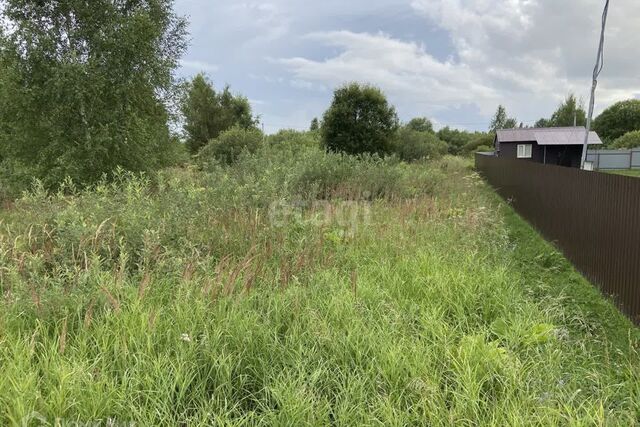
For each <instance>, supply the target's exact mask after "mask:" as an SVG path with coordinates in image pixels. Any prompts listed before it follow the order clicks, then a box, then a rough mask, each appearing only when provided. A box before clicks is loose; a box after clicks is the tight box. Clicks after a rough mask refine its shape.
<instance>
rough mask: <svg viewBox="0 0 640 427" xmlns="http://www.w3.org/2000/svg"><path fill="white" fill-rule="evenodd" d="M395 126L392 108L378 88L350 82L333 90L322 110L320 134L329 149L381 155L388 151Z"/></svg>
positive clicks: (394, 114)
mask: <svg viewBox="0 0 640 427" xmlns="http://www.w3.org/2000/svg"><path fill="white" fill-rule="evenodd" d="M398 127H399V121H398V116H397V114H396V111H395V108H394V107H393V106H391V105H389V103H388V102H387V99H386V97H385V95H384V94H383V93H382V92H381V91H380V89H378V88H375V87H373V86H368V85H360V84H358V83H351V84H349V85H346V86H344V87H341V88H339V89H337V90H336V91H335V93H334V95H333V102H332V104H331V107H330V108H329V109H328V110H327V111H326V112H325V114H324V119H323V125H322V136H323V141H324V145H325V147H326V148H327V149H329V150H331V151H337V152H344V153H347V154H362V153H370V154H373V153H377V154H381V155H384V154H387V153H389V152H390V151H391V145H392V140H393V137H394V134H395V132H396V130H397V129H398Z"/></svg>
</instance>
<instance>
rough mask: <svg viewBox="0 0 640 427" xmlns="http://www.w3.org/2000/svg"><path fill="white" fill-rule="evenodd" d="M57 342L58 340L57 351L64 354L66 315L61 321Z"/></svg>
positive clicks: (65, 346)
mask: <svg viewBox="0 0 640 427" xmlns="http://www.w3.org/2000/svg"><path fill="white" fill-rule="evenodd" d="M58 342H59V347H58V352H59V353H60V354H64V351H65V349H66V348H67V318H66V317H65V318H64V320H63V321H62V331H61V332H60V339H59V341H58Z"/></svg>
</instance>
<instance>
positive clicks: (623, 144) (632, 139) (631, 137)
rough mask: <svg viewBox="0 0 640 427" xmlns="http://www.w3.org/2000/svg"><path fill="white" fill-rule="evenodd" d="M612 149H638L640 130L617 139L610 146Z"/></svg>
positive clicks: (639, 145)
mask: <svg viewBox="0 0 640 427" xmlns="http://www.w3.org/2000/svg"><path fill="white" fill-rule="evenodd" d="M611 146H612V147H613V148H619V149H629V148H638V147H640V130H633V131H631V132H627V133H625V134H624V135H622V136H621V137H620V138H617V139H616V140H615V141H613V144H611Z"/></svg>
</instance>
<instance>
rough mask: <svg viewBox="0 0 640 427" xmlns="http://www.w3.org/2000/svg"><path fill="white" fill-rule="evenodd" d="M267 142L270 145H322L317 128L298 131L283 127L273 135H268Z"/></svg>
mask: <svg viewBox="0 0 640 427" xmlns="http://www.w3.org/2000/svg"><path fill="white" fill-rule="evenodd" d="M267 143H268V144H270V145H284V144H293V145H304V146H307V147H320V145H321V135H320V132H319V131H318V130H317V129H316V130H312V131H298V130H294V129H282V130H280V131H278V133H275V134H273V135H269V136H268V137H267Z"/></svg>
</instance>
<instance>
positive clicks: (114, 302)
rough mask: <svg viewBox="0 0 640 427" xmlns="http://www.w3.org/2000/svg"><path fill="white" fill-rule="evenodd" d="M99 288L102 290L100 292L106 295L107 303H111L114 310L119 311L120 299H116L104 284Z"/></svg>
mask: <svg viewBox="0 0 640 427" xmlns="http://www.w3.org/2000/svg"><path fill="white" fill-rule="evenodd" d="M100 290H102V293H103V294H104V295H105V296H106V297H107V300H109V304H111V307H112V308H113V309H114V310H115V311H116V312H119V311H120V301H118V299H117V298H116V297H115V296H113V294H112V293H111V292H109V290H108V289H107V288H105V287H104V286H103V287H101V288H100Z"/></svg>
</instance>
